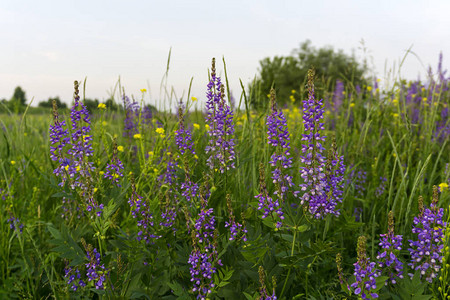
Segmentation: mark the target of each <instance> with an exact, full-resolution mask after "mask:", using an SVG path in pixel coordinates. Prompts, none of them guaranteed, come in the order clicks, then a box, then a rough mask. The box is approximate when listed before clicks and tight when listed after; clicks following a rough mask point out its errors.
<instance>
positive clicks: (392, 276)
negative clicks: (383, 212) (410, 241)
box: [377, 211, 403, 285]
mask: <svg viewBox="0 0 450 300" xmlns="http://www.w3.org/2000/svg"><path fill="white" fill-rule="evenodd" d="M402 239H403V237H402V236H401V235H394V213H393V212H392V211H390V212H389V214H388V233H387V234H380V243H379V245H380V246H381V248H383V250H382V251H381V252H378V255H377V260H378V267H380V268H381V269H384V270H383V272H387V274H388V276H389V281H390V282H391V283H392V284H396V283H397V279H398V278H403V263H402V262H401V261H400V260H399V259H398V257H397V255H398V252H399V251H400V250H402ZM396 253H397V254H396ZM387 284H388V282H386V285H387Z"/></svg>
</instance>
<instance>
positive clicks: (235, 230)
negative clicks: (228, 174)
mask: <svg viewBox="0 0 450 300" xmlns="http://www.w3.org/2000/svg"><path fill="white" fill-rule="evenodd" d="M227 207H228V214H229V216H230V218H229V221H225V227H226V228H230V233H231V236H230V238H229V240H230V241H233V240H235V239H236V238H237V237H238V236H240V235H241V234H242V240H243V241H244V242H246V241H247V228H246V227H245V226H244V225H243V224H241V223H238V222H236V218H235V217H234V213H233V207H232V206H231V197H230V195H229V194H227Z"/></svg>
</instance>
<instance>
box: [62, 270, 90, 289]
mask: <svg viewBox="0 0 450 300" xmlns="http://www.w3.org/2000/svg"><path fill="white" fill-rule="evenodd" d="M64 278H66V279H67V284H69V285H70V287H71V288H72V290H73V291H76V290H78V288H79V287H85V286H86V283H85V282H84V280H83V279H81V272H80V270H79V269H78V268H72V267H69V266H68V265H67V266H66V268H64Z"/></svg>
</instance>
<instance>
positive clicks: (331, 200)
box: [300, 69, 345, 218]
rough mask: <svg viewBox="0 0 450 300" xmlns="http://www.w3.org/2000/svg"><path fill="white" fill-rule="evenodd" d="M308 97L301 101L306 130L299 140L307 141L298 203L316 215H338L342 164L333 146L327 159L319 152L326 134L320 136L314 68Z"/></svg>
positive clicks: (320, 126) (311, 72) (322, 148)
mask: <svg viewBox="0 0 450 300" xmlns="http://www.w3.org/2000/svg"><path fill="white" fill-rule="evenodd" d="M308 86H309V97H308V99H307V100H304V101H303V124H304V126H305V132H306V133H304V134H302V140H303V141H306V144H304V145H302V152H303V156H301V157H300V161H301V162H302V163H303V164H304V165H305V166H304V167H302V168H301V169H300V176H301V177H302V178H303V182H304V183H302V184H300V188H301V190H302V191H303V192H304V194H303V195H302V197H301V202H300V203H301V204H302V205H307V206H308V211H309V212H310V213H311V214H312V215H313V216H314V217H315V218H323V217H324V216H326V215H328V214H333V215H339V211H337V210H336V209H335V208H336V204H337V202H341V201H342V199H341V195H342V185H343V182H342V180H343V178H342V175H343V172H344V171H345V166H344V164H343V157H342V156H341V157H339V156H338V155H337V152H336V147H335V146H333V149H331V150H330V153H329V156H328V162H326V159H325V157H324V156H323V155H322V151H323V150H325V149H324V147H323V146H322V142H323V141H324V140H325V136H322V135H321V130H324V123H322V122H321V120H322V119H323V112H324V110H323V108H322V106H323V103H322V100H317V99H315V96H314V70H312V69H311V70H309V71H308ZM333 144H334V143H333Z"/></svg>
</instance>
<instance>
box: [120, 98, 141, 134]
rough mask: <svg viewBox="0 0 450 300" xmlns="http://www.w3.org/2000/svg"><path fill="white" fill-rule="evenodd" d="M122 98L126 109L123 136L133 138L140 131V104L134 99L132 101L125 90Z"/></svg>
mask: <svg viewBox="0 0 450 300" xmlns="http://www.w3.org/2000/svg"><path fill="white" fill-rule="evenodd" d="M122 100H123V106H124V109H125V119H124V131H123V136H124V137H128V138H129V139H131V138H132V137H133V135H135V134H136V133H138V132H139V130H138V123H139V104H138V103H137V102H136V101H135V100H134V99H133V102H131V101H130V98H129V97H128V96H126V95H125V91H124V93H123V96H122Z"/></svg>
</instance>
